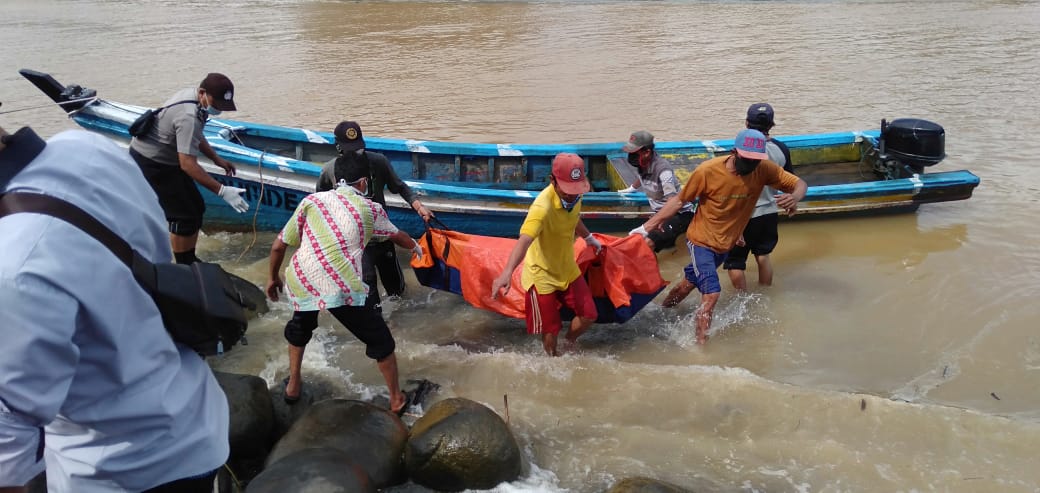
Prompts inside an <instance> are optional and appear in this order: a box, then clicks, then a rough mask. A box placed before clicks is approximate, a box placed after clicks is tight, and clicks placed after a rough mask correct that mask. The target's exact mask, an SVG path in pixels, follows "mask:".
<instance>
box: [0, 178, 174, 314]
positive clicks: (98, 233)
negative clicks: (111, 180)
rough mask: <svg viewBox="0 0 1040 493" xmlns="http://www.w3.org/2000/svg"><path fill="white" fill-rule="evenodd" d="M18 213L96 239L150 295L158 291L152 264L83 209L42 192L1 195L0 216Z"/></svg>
mask: <svg viewBox="0 0 1040 493" xmlns="http://www.w3.org/2000/svg"><path fill="white" fill-rule="evenodd" d="M20 212H32V213H36V214H44V215H47V216H51V217H55V218H58V219H61V220H62V221H65V222H67V223H69V224H71V225H73V226H75V227H77V228H79V229H80V231H83V232H84V233H86V234H88V235H90V236H91V237H93V238H94V239H95V240H97V241H98V242H100V243H101V244H102V245H105V247H106V248H108V250H109V251H111V252H112V254H113V255H115V256H116V258H118V259H119V261H120V262H122V263H123V264H124V265H126V266H127V267H129V268H130V271H131V272H132V273H133V275H134V279H136V280H137V283H138V284H140V285H141V287H142V288H144V290H145V291H146V292H148V293H149V294H152V293H155V292H156V289H157V288H158V284H157V280H156V273H155V264H153V263H152V262H150V261H148V260H147V259H145V258H144V257H142V256H141V254H140V253H137V251H136V250H134V249H133V248H132V247H131V246H130V244H129V243H127V242H126V240H124V239H122V238H120V237H119V235H117V234H115V233H114V232H112V230H111V229H108V226H105V225H104V224H101V221H98V220H97V219H95V218H94V216H91V215H90V214H88V213H87V212H86V211H84V210H83V209H80V208H79V207H76V206H75V205H73V204H71V203H69V202H67V201H64V200H61V199H59V198H55V197H51V196H49V195H44V194H41V193H28V192H12V193H6V194H3V195H0V217H4V216H8V215H11V214H17V213H20Z"/></svg>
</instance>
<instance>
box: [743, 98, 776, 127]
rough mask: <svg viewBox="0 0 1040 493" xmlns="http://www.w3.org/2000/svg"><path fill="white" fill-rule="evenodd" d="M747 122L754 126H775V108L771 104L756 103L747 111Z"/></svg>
mask: <svg viewBox="0 0 1040 493" xmlns="http://www.w3.org/2000/svg"><path fill="white" fill-rule="evenodd" d="M747 121H748V123H750V124H752V125H766V126H772V125H773V107H772V106H769V103H755V104H753V105H751V106H750V107H748V109H747Z"/></svg>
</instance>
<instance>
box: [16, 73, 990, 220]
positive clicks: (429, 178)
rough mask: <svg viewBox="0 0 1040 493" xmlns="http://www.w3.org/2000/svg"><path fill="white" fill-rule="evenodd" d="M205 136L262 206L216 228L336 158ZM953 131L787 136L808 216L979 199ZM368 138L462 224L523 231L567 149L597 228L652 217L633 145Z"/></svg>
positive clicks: (127, 114) (70, 99) (88, 124)
mask: <svg viewBox="0 0 1040 493" xmlns="http://www.w3.org/2000/svg"><path fill="white" fill-rule="evenodd" d="M20 73H21V74H22V75H23V76H24V77H26V78H27V79H28V80H29V81H30V82H32V83H33V84H34V85H35V86H36V87H37V88H39V89H40V90H41V91H43V93H44V94H46V95H47V96H48V97H50V98H51V99H52V100H53V101H54V102H55V103H57V104H58V106H59V107H61V108H62V109H63V110H64V111H66V112H67V113H68V115H69V117H70V118H72V119H73V120H74V121H75V122H76V123H77V124H79V125H80V126H82V127H83V128H85V129H88V130H91V131H94V132H98V133H101V134H104V135H107V136H109V137H111V138H113V139H115V140H117V141H120V142H122V143H124V145H127V144H128V143H129V141H130V135H129V133H127V128H128V127H129V125H130V123H132V122H133V121H134V120H135V119H136V118H137V116H138V115H140V114H141V113H142V112H143V111H144V110H146V109H147V107H142V106H136V105H130V104H123V103H118V102H113V101H108V100H105V99H102V98H99V97H97V92H96V91H95V90H93V89H87V88H83V87H80V86H77V85H70V86H68V87H66V86H64V85H62V84H60V83H58V82H57V81H56V80H54V78H53V77H51V76H50V75H48V74H46V73H42V72H36V71H32V70H21V71H20ZM883 124H884V122H883ZM205 136H206V138H207V140H208V141H209V143H210V145H211V146H212V147H213V149H214V150H215V151H216V152H217V153H218V154H219V155H220V156H221V157H223V158H225V159H227V160H229V161H231V162H233V163H235V166H236V167H237V169H238V174H237V176H235V177H227V176H224V174H223V172H222V170H221V169H219V168H217V167H216V166H214V165H212V164H211V163H209V162H206V161H205V160H204V158H203V159H202V160H200V163H201V164H202V166H203V167H204V168H205V169H206V171H208V172H209V173H210V174H211V175H212V176H213V177H214V178H215V179H216V180H217V181H219V182H221V183H223V184H225V185H230V186H235V187H240V188H244V189H246V190H247V192H246V194H245V198H246V200H248V201H249V202H250V206H251V209H250V211H249V213H246V214H238V213H236V212H235V211H234V210H232V209H231V208H230V207H229V206H228V205H227V204H225V203H224V201H223V200H221V199H220V198H219V197H217V196H215V195H214V194H212V193H209V192H207V191H203V194H202V195H203V197H205V198H206V201H207V204H206V207H207V211H206V224H207V226H208V227H218V228H222V229H230V230H242V229H246V230H248V229H250V228H252V227H255V228H257V229H260V230H278V229H280V228H281V227H282V226H283V225H284V224H285V222H286V221H287V220H288V219H289V217H290V215H291V214H292V212H293V210H294V209H295V207H296V205H297V204H298V203H299V202H300V200H301V199H302V198H303V197H305V196H306V195H307V194H309V193H311V192H313V191H314V185H315V182H316V180H317V177H318V174H319V173H320V169H321V165H322V164H323V163H324V162H326V161H328V160H330V159H333V158H334V157H335V155H336V151H335V147H334V144H333V142H334V138H333V135H332V134H331V132H327V131H314V130H307V129H301V128H294V127H285V126H275V125H265V124H259V123H250V122H241V121H235V120H226V119H215V118H214V119H210V120H209V122H208V123H207V124H206V128H205ZM883 137H884V138H883ZM944 139H945V136H944V134H943V133H942V128H941V127H939V126H938V125H935V124H932V123H930V122H926V121H924V120H913V119H906V120H895V121H893V122H892V123H891V124H890V127H889V129H886V132H885V133H884V135H883V132H882V130H880V129H879V130H867V131H854V132H838V133H825V134H816V135H798V136H782V137H779V140H781V141H783V142H784V143H786V144H787V146H788V147H789V148H790V150H791V154H792V160H793V162H794V163H795V172H796V173H797V174H798V175H799V176H801V177H802V178H803V179H805V180H806V182H808V184H809V191H808V194H807V195H806V198H805V200H804V201H803V202H802V203H801V204H800V205H799V209H798V214H797V215H796V217H828V216H836V215H847V214H870V213H880V212H891V211H912V210H915V209H917V207H918V206H919V205H920V204H925V203H930V202H944V201H951V200H963V199H967V198H969V197H971V194H972V191H973V189H974V188H975V187H976V186H977V185H978V184H979V179H978V177H977V176H975V175H974V174H972V173H971V172H969V171H964V170H959V171H946V172H925V168H926V167H930V166H931V165H934V164H936V163H938V162H939V161H941V160H942V158H943V157H944V156H945V155H944V154H943V145H944ZM886 141H888V142H889V144H888V146H889V147H888V148H887V149H886ZM365 142H366V145H367V148H368V149H370V150H373V151H376V152H380V153H383V154H385V155H386V156H387V157H388V158H389V159H390V162H391V164H392V165H393V167H394V169H395V170H396V171H397V174H398V175H400V176H401V178H402V179H404V180H406V181H407V182H408V183H409V185H410V186H411V187H412V188H413V189H414V190H415V192H416V193H417V194H418V195H419V196H420V197H421V199H422V201H423V203H424V204H426V206H427V207H429V208H430V209H431V210H432V211H433V212H434V214H436V216H437V217H438V218H439V219H440V220H441V221H442V222H443V223H444V224H446V225H447V226H448V227H450V228H452V229H455V230H457V231H462V232H466V233H473V234H479V235H485V236H505V237H515V236H516V235H517V232H518V231H519V229H520V224H521V222H522V221H523V218H524V216H525V215H526V213H527V208H528V206H529V205H530V203H531V202H532V201H533V200H534V198H535V197H536V196H537V194H538V192H539V191H540V190H541V189H543V188H544V187H545V185H546V184H547V183H548V176H549V173H550V170H551V161H552V158H553V156H555V155H556V154H558V153H560V152H573V153H576V154H578V155H580V156H582V157H583V158H584V159H585V160H586V164H587V170H588V175H589V178H590V180H591V182H592V185H593V191H592V192H590V193H588V194H586V195H585V197H584V201H583V206H582V218H583V220H584V221H585V223H586V224H587V225H588V226H589V228H590V229H592V230H593V231H600V232H627V231H628V230H630V229H631V228H633V227H636V226H638V225H639V224H641V223H642V222H643V221H645V220H646V218H648V217H649V216H650V214H651V212H650V209H649V207H648V205H647V201H646V197H645V196H644V195H643V194H642V193H638V192H637V193H620V192H618V190H622V189H624V188H626V187H627V186H628V184H629V183H628V179H626V176H627V175H628V174H630V173H631V168H630V167H629V166H628V164H626V163H625V162H624V157H625V155H624V154H622V153H621V146H622V143H621V142H606V143H596V144H477V143H457V142H435V141H419V140H405V139H390V138H379V137H368V136H366V137H365ZM732 145H733V141H732V140H715V141H711V140H700V141H670V142H663V141H662V142H657V144H656V149H657V151H658V153H660V154H661V155H662V156H664V157H665V158H666V159H668V160H670V161H671V162H672V163H673V164H674V166H675V168H676V174H677V175H679V177H680V179H682V180H685V178H686V177H687V176H689V173H690V171H691V170H692V169H693V168H694V167H696V166H697V164H698V163H700V162H702V161H704V160H706V159H710V158H712V157H715V156H717V155H720V154H724V153H727V152H729V150H730V149H731V147H732ZM629 179H630V178H629ZM387 206H388V207H387V208H388V212H389V213H390V218H391V220H392V221H393V222H394V223H395V224H396V225H398V227H400V228H402V229H405V230H407V231H408V232H409V233H410V234H411V235H413V236H419V235H420V234H421V233H422V231H423V230H424V227H423V226H424V225H423V223H422V221H421V220H420V219H419V217H418V216H417V215H416V214H415V213H414V212H412V210H411V208H410V207H409V206H408V205H407V204H405V203H404V201H403V200H401V199H400V198H399V197H397V196H395V195H388V196H387Z"/></svg>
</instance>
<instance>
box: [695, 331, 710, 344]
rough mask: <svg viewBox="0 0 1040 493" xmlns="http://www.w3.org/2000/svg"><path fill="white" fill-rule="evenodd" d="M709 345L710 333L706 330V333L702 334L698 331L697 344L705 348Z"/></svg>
mask: <svg viewBox="0 0 1040 493" xmlns="http://www.w3.org/2000/svg"><path fill="white" fill-rule="evenodd" d="M707 343H708V331H706V330H705V331H703V332H701V331H700V330H697V344H700V345H701V346H703V345H705V344H707Z"/></svg>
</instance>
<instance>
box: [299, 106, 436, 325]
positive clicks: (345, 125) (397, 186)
mask: <svg viewBox="0 0 1040 493" xmlns="http://www.w3.org/2000/svg"><path fill="white" fill-rule="evenodd" d="M332 133H333V134H334V135H335V136H336V150H338V151H339V153H340V154H347V153H355V154H357V155H358V156H361V157H362V158H364V159H365V160H367V161H368V167H369V170H370V173H371V176H370V177H369V180H368V183H369V185H368V195H369V198H371V199H372V200H373V201H374V202H377V203H379V205H381V206H383V207H384V208H385V207H386V197H384V195H383V190H384V189H387V190H390V193H396V194H398V195H400V196H401V198H403V199H404V200H405V202H407V203H408V204H410V205H411V206H412V209H415V212H416V213H417V214H419V216H421V217H422V218H423V221H427V222H428V221H429V220H430V219H431V218H432V217H433V213H432V212H430V210H429V209H427V208H426V206H425V205H423V203H422V202H421V201H419V199H417V198H416V197H415V194H414V193H413V192H412V189H411V188H409V187H408V184H406V183H405V182H404V181H402V180H401V178H400V177H399V176H397V173H395V172H394V168H393V166H391V165H390V160H389V159H387V158H386V156H384V155H382V154H380V153H378V152H372V151H368V150H365V139H364V137H363V136H362V135H361V126H360V125H358V124H357V122H352V121H343V122H340V123H339V125H336V129H335V130H334V131H333V132H332ZM335 165H336V160H335V159H333V160H331V161H329V162H327V163H325V166H324V168H322V170H321V175H320V176H319V177H318V184H317V187H315V188H316V190H315V191H318V192H324V191H326V190H332V189H333V188H336V182H335V178H334V177H335ZM377 272H378V274H379V278H381V279H382V281H383V287H384V288H386V294H387V296H400V295H401V293H403V292H404V287H405V284H404V274H403V273H402V272H401V266H400V264H399V263H398V261H397V252H396V250H395V249H394V244H393V243H392V242H390V241H373V242H369V244H368V245H367V246H366V247H365V255H364V257H362V280H363V281H364V282H365V284H367V285H368V287H369V289H371V290H372V293H375V297H376V303H377V304H378V303H379V289H378V287H377V286H376V273H377Z"/></svg>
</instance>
